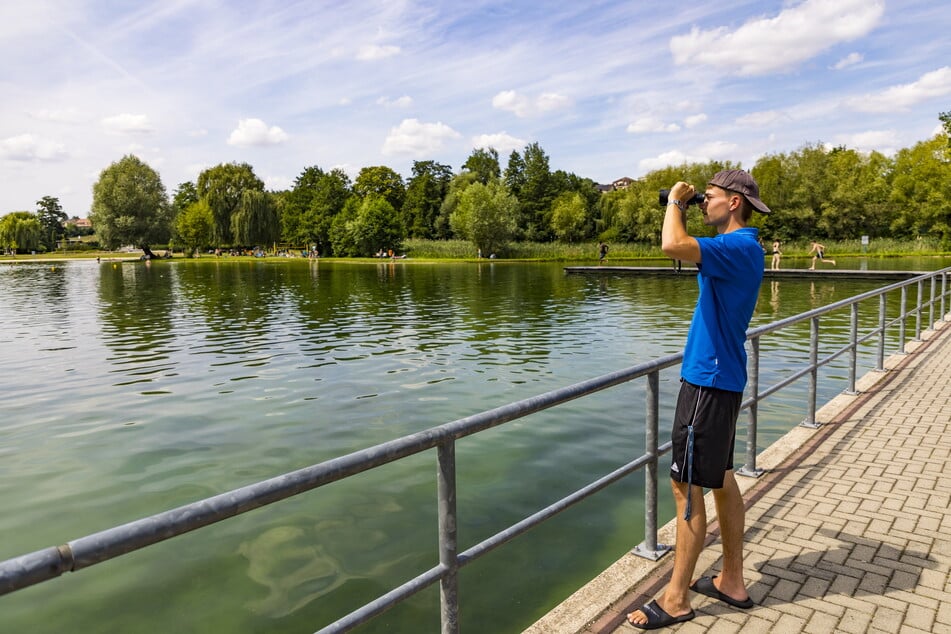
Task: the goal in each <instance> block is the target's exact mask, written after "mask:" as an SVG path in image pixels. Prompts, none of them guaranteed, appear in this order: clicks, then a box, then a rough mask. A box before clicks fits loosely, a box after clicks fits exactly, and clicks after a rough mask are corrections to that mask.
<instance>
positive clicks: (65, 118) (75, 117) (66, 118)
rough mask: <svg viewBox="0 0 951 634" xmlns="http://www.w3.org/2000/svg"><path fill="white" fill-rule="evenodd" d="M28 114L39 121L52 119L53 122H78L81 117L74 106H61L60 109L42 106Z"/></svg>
mask: <svg viewBox="0 0 951 634" xmlns="http://www.w3.org/2000/svg"><path fill="white" fill-rule="evenodd" d="M30 116H31V117H33V118H34V119H39V120H40V121H52V122H54V123H79V122H80V121H81V117H80V115H79V111H78V110H76V108H63V109H60V110H56V109H50V108H43V109H41V110H37V111H35V112H31V113H30Z"/></svg>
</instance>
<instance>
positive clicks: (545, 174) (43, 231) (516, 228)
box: [0, 113, 951, 257]
mask: <svg viewBox="0 0 951 634" xmlns="http://www.w3.org/2000/svg"><path fill="white" fill-rule="evenodd" d="M939 119H940V120H941V122H942V124H943V126H944V130H945V133H946V134H938V135H936V136H935V137H933V138H932V139H930V140H927V141H922V142H919V143H917V144H915V145H914V146H913V147H911V148H906V149H902V150H900V151H899V152H897V153H896V154H895V156H894V157H887V156H885V155H884V154H881V153H879V152H871V153H868V154H866V153H862V152H859V151H857V150H854V149H849V148H847V147H844V146H839V147H834V148H831V149H830V148H828V147H826V146H824V145H822V144H820V143H815V144H809V145H805V146H803V147H801V148H799V149H798V150H796V151H793V152H789V153H779V154H770V155H766V156H763V157H761V158H760V159H758V160H757V162H756V164H755V165H754V166H753V168H752V169H751V170H750V171H751V172H752V174H753V176H754V177H755V178H756V180H757V182H758V183H759V185H760V190H761V195H762V197H763V199H764V200H765V201H767V204H768V205H769V206H770V208H771V209H772V210H773V213H772V214H770V215H769V216H761V215H759V214H756V215H754V220H753V223H754V226H757V227H759V228H760V230H761V234H762V235H763V236H764V237H766V238H767V239H769V240H774V239H778V240H782V241H788V240H796V239H810V238H811V239H830V240H844V239H854V238H856V237H858V236H862V235H867V236H869V237H870V238H876V237H886V236H887V237H890V238H898V239H907V238H916V237H918V236H922V235H933V236H938V237H940V238H941V240H942V244H943V245H944V246H945V248H951V113H941V115H940V116H939ZM736 167H740V166H739V165H736V164H733V163H731V162H718V161H710V162H706V163H686V164H683V165H680V166H670V167H666V168H663V169H659V170H655V171H652V172H650V173H648V174H647V175H645V176H644V177H642V178H641V179H638V180H636V181H634V182H633V183H631V184H630V186H628V187H626V188H625V189H623V190H617V191H607V192H605V193H602V191H603V189H604V188H602V187H599V186H598V185H597V184H596V183H595V182H594V181H592V180H591V179H589V178H583V177H580V176H577V175H575V174H572V173H567V172H564V171H562V170H554V171H552V169H551V167H550V160H549V157H548V155H547V154H546V153H545V151H544V150H543V149H542V148H541V146H540V145H539V144H538V143H531V144H529V145H527V146H525V148H524V149H523V150H522V151H521V152H517V151H513V152H512V153H511V154H510V155H509V157H508V160H507V162H506V165H505V168H504V169H503V168H502V165H501V162H500V160H499V155H498V152H497V151H496V150H495V149H492V148H479V149H476V150H473V152H472V153H471V154H470V156H469V157H468V158H467V160H466V161H465V163H463V165H462V167H461V169H460V170H459V171H458V172H455V173H454V172H453V170H452V168H451V167H450V166H449V165H445V164H442V163H438V162H436V161H416V162H414V163H413V168H412V175H411V176H410V177H409V178H408V179H406V180H405V181H404V179H403V177H402V176H400V175H399V174H398V173H397V172H395V171H394V170H393V169H391V168H389V167H386V166H373V167H364V168H363V169H362V170H360V172H359V174H358V175H357V176H356V178H355V179H353V180H352V181H351V179H350V177H349V176H348V175H347V174H346V173H345V172H343V171H342V170H339V169H332V170H329V171H326V170H323V169H321V168H320V167H317V166H311V167H307V168H305V169H304V170H303V171H302V172H301V173H300V175H299V176H298V177H297V178H296V179H295V181H294V184H293V187H291V188H290V189H288V190H283V191H267V190H266V188H265V185H264V182H263V181H262V180H261V179H260V178H259V177H258V176H257V175H256V174H255V173H254V169H253V168H252V167H251V165H249V164H247V163H223V164H220V165H217V166H215V167H212V168H209V169H206V170H204V171H203V172H201V174H199V176H198V178H197V180H196V181H195V182H184V183H181V184H179V185H178V187H177V188H176V189H175V191H174V192H173V194H172V196H171V198H169V196H168V195H167V192H166V189H165V187H164V185H163V184H162V181H161V178H160V177H159V175H158V173H157V172H155V170H153V169H152V168H151V167H150V166H148V165H147V164H145V163H144V162H142V161H141V160H140V159H139V158H137V157H136V156H132V155H128V156H125V157H123V158H122V159H121V160H119V161H117V162H115V163H113V164H112V165H110V166H109V167H107V168H106V169H104V170H103V171H102V173H101V174H100V177H99V180H98V181H97V182H96V183H95V185H94V186H93V204H92V212H91V215H90V219H91V221H92V223H93V226H94V228H95V230H96V234H97V236H98V239H99V242H100V245H101V246H102V247H103V248H106V249H115V248H118V247H120V246H123V245H130V244H131V245H135V246H137V247H139V248H141V249H142V250H143V251H144V253H145V254H146V255H151V246H152V245H155V244H167V243H168V242H170V241H172V242H173V243H174V245H175V246H176V247H178V248H181V249H183V250H184V251H185V252H186V253H188V254H194V253H196V252H199V251H201V250H205V249H209V248H228V247H235V246H238V247H251V246H254V245H260V246H263V247H271V246H272V245H275V244H282V245H284V246H286V247H293V248H301V249H306V250H308V251H316V252H319V253H320V254H321V255H334V256H340V257H348V256H354V257H359V256H370V255H373V254H376V253H378V252H379V251H380V250H381V249H383V250H385V251H389V250H391V249H392V250H394V251H399V250H401V249H402V246H403V243H404V241H405V240H406V239H407V238H418V239H430V240H443V239H463V240H468V241H470V242H471V243H472V245H473V252H475V251H476V250H479V251H481V252H482V253H484V254H486V255H488V254H490V253H498V254H499V255H504V253H505V250H506V246H507V245H509V244H510V243H511V242H513V241H534V242H554V241H560V242H568V243H571V242H582V241H590V240H601V241H605V242H642V243H649V244H657V243H658V242H659V240H660V228H661V224H662V220H663V214H664V209H663V207H661V206H660V205H659V203H658V190H659V189H661V188H665V187H670V186H671V185H672V184H673V183H674V182H676V181H678V180H685V181H688V182H691V183H693V184H694V185H695V186H697V187H698V189H700V190H702V188H703V186H704V184H705V183H706V182H707V181H708V180H709V179H710V178H711V177H712V176H713V174H714V173H716V172H717V171H719V170H721V169H731V168H736ZM37 206H38V209H37V212H36V213H35V214H34V213H30V212H14V213H12V214H8V215H7V216H4V217H3V218H2V219H0V246H2V247H3V248H5V249H12V250H18V249H19V250H29V249H31V248H33V249H35V248H37V247H38V246H40V245H43V244H48V243H49V241H50V240H52V239H53V238H54V236H55V235H56V234H57V232H60V233H61V232H62V223H63V221H64V220H65V214H64V213H63V212H62V208H61V207H60V205H59V201H58V200H57V199H56V198H54V197H50V196H46V197H44V198H43V199H41V200H40V201H38V202H37ZM688 224H689V225H690V226H689V229H690V230H691V231H693V232H695V234H699V235H702V234H704V232H708V231H709V229H707V228H705V227H703V226H702V219H701V217H700V216H699V214H691V215H690V216H689V221H688Z"/></svg>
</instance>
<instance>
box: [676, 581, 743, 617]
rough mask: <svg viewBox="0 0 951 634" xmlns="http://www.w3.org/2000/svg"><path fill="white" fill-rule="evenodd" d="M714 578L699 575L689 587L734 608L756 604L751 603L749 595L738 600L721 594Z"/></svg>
mask: <svg viewBox="0 0 951 634" xmlns="http://www.w3.org/2000/svg"><path fill="white" fill-rule="evenodd" d="M714 579H716V577H700V578H699V579H697V580H696V581H695V582H694V584H693V585H692V586H690V589H691V590H693V591H694V592H699V593H700V594H704V595H706V596H708V597H710V598H711V599H718V600H720V601H723V602H724V603H726V604H729V605H732V606H733V607H734V608H739V609H741V610H749V609H750V608H751V607H753V606H754V605H756V604H755V603H753V599H751V598H750V597H746V598H745V599H743V600H742V601H740V600H739V599H734V598H733V597H731V596H730V595H728V594H723V593H722V592H720V591H719V590H718V589H717V587H716V585H714V583H713V580H714Z"/></svg>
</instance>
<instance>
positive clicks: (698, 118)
mask: <svg viewBox="0 0 951 634" xmlns="http://www.w3.org/2000/svg"><path fill="white" fill-rule="evenodd" d="M706 120H707V115H705V114H704V113H702V112H701V113H699V114H695V115H691V116H689V117H687V118H686V119H684V126H686V127H688V128H695V127H697V126H698V125H700V124H701V123H704V122H705V121H706Z"/></svg>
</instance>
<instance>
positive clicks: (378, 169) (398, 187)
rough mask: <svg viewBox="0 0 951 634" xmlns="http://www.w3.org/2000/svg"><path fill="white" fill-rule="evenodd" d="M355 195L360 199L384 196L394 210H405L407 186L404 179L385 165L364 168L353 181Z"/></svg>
mask: <svg viewBox="0 0 951 634" xmlns="http://www.w3.org/2000/svg"><path fill="white" fill-rule="evenodd" d="M353 193H355V194H356V195H357V196H359V197H360V198H368V197H369V196H370V195H374V194H375V195H377V196H382V197H383V198H385V199H386V201H387V202H388V203H390V206H392V207H393V209H395V210H397V211H399V210H400V209H402V208H403V199H404V198H405V197H406V186H405V185H404V184H403V177H402V176H400V175H399V174H397V173H396V172H394V171H393V170H392V169H390V168H389V167H386V166H385V165H377V166H375V167H364V168H363V169H361V170H360V173H359V174H357V179H356V180H355V181H353Z"/></svg>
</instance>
